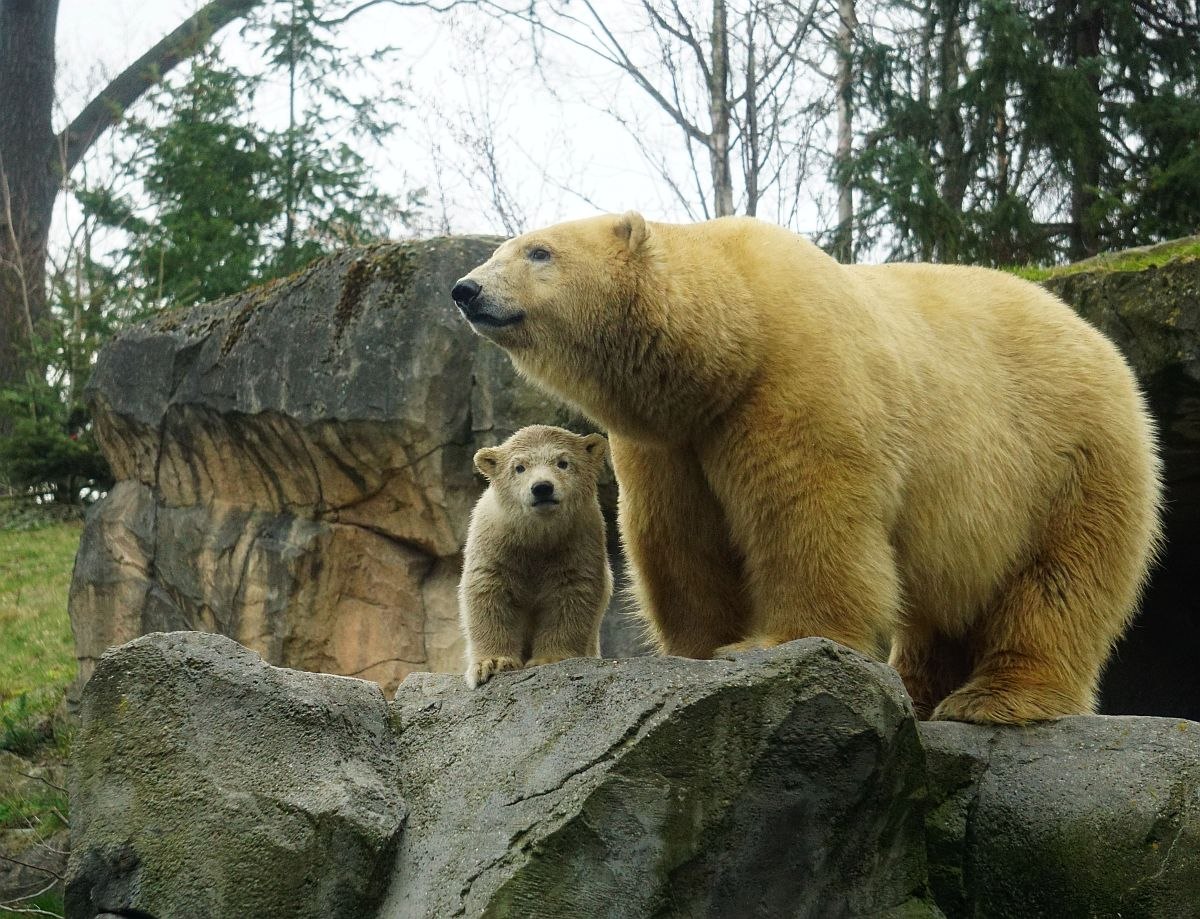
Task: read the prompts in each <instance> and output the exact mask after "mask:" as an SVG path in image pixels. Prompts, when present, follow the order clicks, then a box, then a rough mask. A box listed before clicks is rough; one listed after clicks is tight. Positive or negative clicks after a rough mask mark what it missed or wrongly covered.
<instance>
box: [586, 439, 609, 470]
mask: <svg viewBox="0 0 1200 919" xmlns="http://www.w3.org/2000/svg"><path fill="white" fill-rule="evenodd" d="M583 451H584V452H585V453H586V454H587V455H588V457H589V458H590V459H591V460H592V462H593V463H595V464H596V468H597V469H600V468H601V467H602V466H603V465H604V457H605V455H606V454H607V453H608V441H607V440H605V438H604V435H603V434H588V435H587V436H586V437H585V438H583Z"/></svg>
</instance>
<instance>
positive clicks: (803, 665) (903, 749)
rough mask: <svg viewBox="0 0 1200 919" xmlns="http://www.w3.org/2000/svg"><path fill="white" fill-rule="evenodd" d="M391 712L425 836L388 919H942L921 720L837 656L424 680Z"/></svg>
mask: <svg viewBox="0 0 1200 919" xmlns="http://www.w3.org/2000/svg"><path fill="white" fill-rule="evenodd" d="M392 712H393V723H394V725H395V727H396V730H397V732H398V736H399V743H400V748H401V751H402V755H401V772H400V781H401V786H402V787H403V788H404V789H405V799H406V801H407V803H408V805H409V807H410V818H409V825H408V827H407V829H406V831H405V834H404V839H403V840H402V842H401V845H400V851H399V854H398V856H397V861H396V870H395V873H394V875H393V878H392V888H391V892H390V894H389V896H388V898H387V900H386V902H385V903H384V906H383V908H382V909H381V910H380V912H379V916H380V919H430V917H449V916H489V917H500V916H512V917H518V916H519V917H545V919H600V917H614V919H616V917H638V916H673V917H696V919H699V917H708V916H728V917H744V919H750V917H764V919H766V917H771V919H775V917H793V916H795V917H800V916H812V917H831V919H832V917H841V916H901V915H903V916H912V917H917V916H936V915H939V914H938V912H937V911H936V909H934V908H933V907H931V906H930V905H929V904H928V903H927V902H926V901H925V899H924V896H923V895H924V892H925V864H924V845H923V832H922V813H923V799H924V760H923V756H922V753H921V749H920V745H919V742H918V739H917V734H916V726H915V723H914V721H913V717H912V708H911V704H910V702H909V700H908V697H907V696H906V695H905V694H904V690H903V688H902V687H901V685H900V683H899V681H898V678H897V677H896V675H895V673H893V672H892V671H891V670H890V669H889V668H887V667H885V666H883V665H881V664H876V663H872V662H870V661H867V660H866V659H864V658H862V657H860V656H859V655H857V654H855V653H853V652H851V651H848V650H846V649H844V648H841V647H840V646H838V645H835V644H833V643H832V642H829V641H826V640H824V639H808V640H805V641H799V642H793V643H791V644H789V645H786V646H784V648H782V649H780V650H779V651H776V652H773V653H770V654H754V655H749V656H746V657H743V658H741V659H739V660H737V661H713V662H696V661H685V660H682V659H678V658H666V659H648V658H642V659H637V660H630V661H620V662H609V663H596V662H592V661H581V660H575V661H568V662H564V663H562V664H558V665H554V666H552V667H544V668H541V669H538V670H535V671H532V672H524V673H518V674H502V675H501V676H499V677H498V678H496V679H494V680H493V681H492V682H491V683H489V684H487V686H486V687H485V688H483V689H481V690H478V691H474V692H472V691H471V690H468V689H467V688H466V687H465V686H464V685H462V681H461V680H457V679H454V678H451V677H445V676H434V675H426V674H414V675H413V676H410V677H409V678H408V680H406V681H405V683H404V685H403V686H401V688H400V691H399V692H398V693H397V696H396V701H395V702H394V703H393V705H392Z"/></svg>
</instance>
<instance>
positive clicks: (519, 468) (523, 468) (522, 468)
mask: <svg viewBox="0 0 1200 919" xmlns="http://www.w3.org/2000/svg"><path fill="white" fill-rule="evenodd" d="M524 471H525V467H524V466H522V465H521V464H520V463H517V475H520V474H521V473H522V472H524Z"/></svg>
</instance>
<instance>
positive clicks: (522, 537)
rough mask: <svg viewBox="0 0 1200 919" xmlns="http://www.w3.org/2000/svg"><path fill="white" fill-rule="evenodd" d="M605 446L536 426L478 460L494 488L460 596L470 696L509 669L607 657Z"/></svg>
mask: <svg viewBox="0 0 1200 919" xmlns="http://www.w3.org/2000/svg"><path fill="white" fill-rule="evenodd" d="M607 447H608V443H607V441H606V440H605V439H604V437H603V436H601V435H600V434H589V435H587V436H586V437H584V436H580V435H578V434H573V433H571V432H570V431H566V430H563V429H562V428H556V427H550V426H548V425H531V426H530V427H527V428H522V429H521V430H519V431H517V433H515V434H513V436H512V437H510V438H509V439H508V440H506V441H505V442H504V443H502V444H501V445H500V446H498V447H485V448H484V449H482V450H480V451H479V452H477V453H476V454H475V468H477V469H478V470H479V471H480V473H482V474H483V476H484V477H485V478H486V479H487V480H488V488H487V490H486V491H485V492H484V493H483V495H482V496H481V497H480V499H479V502H478V503H477V504H476V505H475V509H474V511H472V513H471V523H470V526H469V528H468V531H467V545H466V549H465V550H464V553H463V574H462V580H461V581H460V582H459V588H458V598H459V615H460V618H461V621H462V627H463V631H464V632H465V633H466V637H467V670H466V674H465V679H466V681H467V685H468V686H470V687H471V688H472V689H474V688H475V687H476V686H478V685H480V684H481V683H486V682H487V681H488V680H489V679H491V677H492V676H493V675H494V674H496V673H499V672H500V671H502V670H520V669H521V668H522V667H536V666H538V665H539V664H550V663H553V662H555V661H560V660H565V659H566V658H569V657H599V656H600V620H601V619H602V618H603V616H604V610H605V609H606V608H607V606H608V601H609V599H610V598H611V597H612V586H613V580H612V569H611V568H610V567H609V563H608V552H607V547H606V540H605V529H604V517H603V516H602V515H601V513H600V502H599V499H598V498H597V495H596V482H597V479H598V477H599V475H600V472H601V470H602V469H603V467H604V457H605V454H606V452H607Z"/></svg>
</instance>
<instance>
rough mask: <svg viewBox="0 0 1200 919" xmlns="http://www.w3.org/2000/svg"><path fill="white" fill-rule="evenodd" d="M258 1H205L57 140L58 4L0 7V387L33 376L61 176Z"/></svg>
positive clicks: (29, 0)
mask: <svg viewBox="0 0 1200 919" xmlns="http://www.w3.org/2000/svg"><path fill="white" fill-rule="evenodd" d="M261 3H262V0H210V2H209V3H207V4H205V5H204V6H203V7H202V8H200V9H199V10H197V11H196V12H195V13H194V14H193V15H191V16H189V17H188V18H187V19H185V20H184V21H183V22H182V23H180V25H179V27H178V28H176V29H175V30H174V31H173V32H171V33H170V34H169V35H167V36H165V37H164V38H163V39H162V41H160V42H158V43H157V44H156V45H155V46H154V47H153V48H151V49H150V50H148V51H147V52H146V53H145V54H143V55H142V56H141V57H140V58H138V59H137V60H136V61H134V62H133V63H132V64H130V65H129V66H128V67H127V68H125V70H124V71H122V72H121V73H120V74H118V75H117V76H116V77H115V78H114V79H113V80H112V82H110V83H109V84H108V86H106V87H105V88H104V90H103V91H102V92H100V93H99V94H98V95H97V96H96V97H95V98H94V99H92V100H91V101H90V102H89V103H88V104H87V105H86V106H85V107H84V109H83V111H81V112H80V113H79V114H78V115H77V116H76V117H75V118H74V120H72V122H71V123H70V125H68V126H67V128H66V130H65V131H63V132H62V133H61V134H60V135H58V136H57V137H56V136H55V135H54V132H53V129H52V127H51V113H52V111H53V109H54V36H55V30H56V27H57V25H58V0H0V388H3V387H5V386H8V385H11V384H13V383H14V382H17V381H20V380H22V379H24V376H25V374H26V373H27V372H30V371H32V372H34V373H37V372H38V368H36V367H33V366H31V365H30V363H29V359H30V354H29V341H30V335H31V334H32V332H33V330H34V329H35V328H36V326H37V324H38V321H39V320H40V319H41V318H42V317H43V316H44V315H45V312H46V245H47V242H48V241H49V238H50V220H51V217H52V216H53V214H54V199H55V197H56V195H57V194H58V189H59V184H60V182H61V181H62V177H63V176H65V175H68V174H70V172H71V170H72V169H74V168H75V165H76V164H77V163H78V162H79V159H80V157H82V156H83V154H84V153H85V152H87V150H88V148H90V147H91V145H92V144H93V143H95V141H96V138H97V137H99V136H100V135H101V134H102V133H103V132H104V131H106V130H108V128H110V127H112V126H113V125H114V124H116V122H117V120H118V119H119V118H120V117H121V113H122V112H124V111H125V109H126V108H128V107H129V106H130V105H132V104H133V103H134V102H135V101H137V100H138V99H139V98H140V97H141V96H142V94H143V93H145V92H146V90H148V89H150V88H151V87H152V86H156V85H157V84H158V83H159V82H161V80H162V78H163V77H164V76H166V75H167V74H168V73H169V72H170V71H171V70H172V68H174V67H175V66H176V65H177V64H179V63H180V62H181V61H184V60H186V59H187V58H189V57H191V56H192V55H193V54H195V53H196V52H197V51H199V50H200V49H201V48H202V47H204V45H205V43H207V41H208V40H209V39H210V38H211V37H212V34H213V32H215V31H216V30H217V29H220V28H221V27H222V26H224V25H226V24H228V23H230V22H232V21H233V20H235V19H238V18H240V17H242V16H245V15H246V14H247V13H249V12H250V11H251V10H253V9H254V7H256V6H258V5H259V4H261ZM0 423H3V422H2V419H0Z"/></svg>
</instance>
